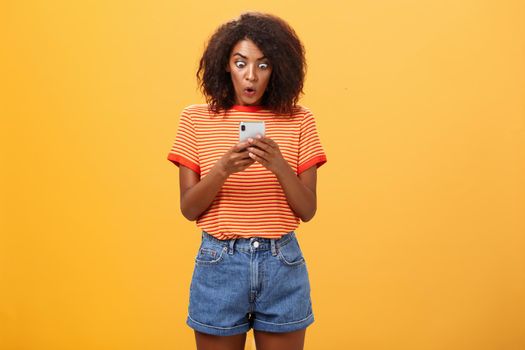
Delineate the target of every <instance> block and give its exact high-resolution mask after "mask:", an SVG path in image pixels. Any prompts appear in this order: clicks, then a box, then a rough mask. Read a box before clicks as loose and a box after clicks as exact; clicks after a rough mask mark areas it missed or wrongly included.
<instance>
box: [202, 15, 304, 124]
mask: <svg viewBox="0 0 525 350" xmlns="http://www.w3.org/2000/svg"><path fill="white" fill-rule="evenodd" d="M244 39H250V40H251V41H253V42H254V43H255V45H257V47H258V48H259V50H261V52H262V53H263V54H264V56H266V57H267V59H268V61H269V63H270V65H271V66H272V73H271V75H270V81H269V82H268V85H267V87H266V90H265V92H264V95H263V97H262V101H261V104H262V105H263V106H265V108H268V109H269V110H271V111H273V112H274V113H276V114H282V115H285V114H288V115H291V114H292V113H293V110H294V108H295V107H296V106H297V102H298V100H299V97H300V95H301V94H302V93H303V84H304V77H305V75H306V60H305V50H304V46H303V44H302V43H301V41H300V40H299V38H298V36H297V34H296V33H295V31H294V30H293V28H292V27H291V26H290V25H289V24H288V23H286V22H285V21H284V20H282V19H281V18H279V17H277V16H275V15H271V14H267V13H261V12H244V13H242V14H241V15H240V16H239V17H238V18H236V19H233V20H231V21H229V22H226V23H224V24H222V25H221V26H219V28H218V29H217V30H216V31H215V33H214V34H213V35H212V36H211V38H210V39H209V41H208V44H207V45H206V48H205V50H204V53H203V55H202V57H201V59H200V63H199V69H198V70H197V81H198V84H199V87H200V89H201V91H202V93H203V94H204V96H205V97H206V102H207V103H208V106H209V109H210V111H212V112H214V113H215V114H219V113H221V111H224V112H225V111H226V110H227V109H230V108H231V107H233V105H234V104H235V90H234V88H233V83H232V80H231V76H230V73H229V72H227V71H226V70H225V67H226V66H227V64H228V61H229V57H230V53H231V50H232V49H233V47H234V46H235V44H237V43H238V42H239V41H241V40H244Z"/></svg>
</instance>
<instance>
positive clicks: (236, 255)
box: [186, 231, 314, 336]
mask: <svg viewBox="0 0 525 350" xmlns="http://www.w3.org/2000/svg"><path fill="white" fill-rule="evenodd" d="M313 322H314V316H313V313H312V302H311V299H310V282H309V278H308V271H307V268H306V260H305V258H304V257H303V253H302V251H301V248H300V247H299V243H298V241H297V238H296V237H295V232H294V231H290V232H289V233H287V234H285V235H284V236H282V237H281V238H279V239H270V238H261V237H250V238H237V239H229V240H219V239H217V238H215V237H213V236H211V235H210V234H208V233H207V232H205V231H202V241H201V245H200V247H199V249H198V251H197V255H196V257H195V268H194V270H193V276H192V279H191V285H190V303H189V307H188V318H187V320H186V323H187V324H188V326H190V327H191V328H193V329H195V330H197V331H200V332H203V333H208V334H213V335H222V336H227V335H234V334H240V333H245V332H247V331H248V330H250V328H253V329H255V330H261V331H267V332H292V331H295V330H299V329H303V328H306V327H307V326H308V325H310V324H311V323H313Z"/></svg>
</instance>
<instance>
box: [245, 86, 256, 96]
mask: <svg viewBox="0 0 525 350" xmlns="http://www.w3.org/2000/svg"><path fill="white" fill-rule="evenodd" d="M244 93H245V94H246V95H248V96H253V95H255V89H254V88H245V89H244Z"/></svg>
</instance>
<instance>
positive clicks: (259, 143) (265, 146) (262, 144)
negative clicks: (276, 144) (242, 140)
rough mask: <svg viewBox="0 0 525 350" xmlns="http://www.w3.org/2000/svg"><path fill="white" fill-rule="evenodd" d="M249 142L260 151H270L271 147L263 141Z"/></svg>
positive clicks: (254, 140) (253, 140)
mask: <svg viewBox="0 0 525 350" xmlns="http://www.w3.org/2000/svg"><path fill="white" fill-rule="evenodd" d="M248 142H250V146H257V147H259V148H260V149H263V150H265V151H268V150H269V149H270V148H271V147H270V145H268V144H266V143H265V142H264V141H263V139H252V138H250V139H248Z"/></svg>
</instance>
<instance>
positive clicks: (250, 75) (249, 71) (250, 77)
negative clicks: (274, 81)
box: [245, 66, 257, 81]
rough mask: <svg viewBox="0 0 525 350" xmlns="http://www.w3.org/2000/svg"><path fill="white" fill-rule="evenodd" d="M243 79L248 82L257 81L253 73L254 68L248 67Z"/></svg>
mask: <svg viewBox="0 0 525 350" xmlns="http://www.w3.org/2000/svg"><path fill="white" fill-rule="evenodd" d="M245 79H246V80H249V81H255V80H257V75H256V73H255V67H254V66H248V69H247V70H246V76H245Z"/></svg>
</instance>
